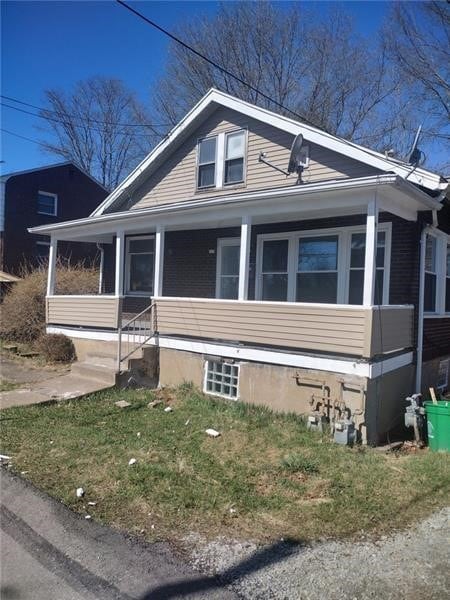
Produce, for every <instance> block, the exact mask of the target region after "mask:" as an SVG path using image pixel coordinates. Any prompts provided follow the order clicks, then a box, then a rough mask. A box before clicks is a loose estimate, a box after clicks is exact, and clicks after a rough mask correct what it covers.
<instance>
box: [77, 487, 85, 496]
mask: <svg viewBox="0 0 450 600" xmlns="http://www.w3.org/2000/svg"><path fill="white" fill-rule="evenodd" d="M83 496H84V490H83V488H82V487H79V488H77V498H82V497H83Z"/></svg>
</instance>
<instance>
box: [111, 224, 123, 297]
mask: <svg viewBox="0 0 450 600" xmlns="http://www.w3.org/2000/svg"><path fill="white" fill-rule="evenodd" d="M124 255H125V234H124V232H123V231H118V232H117V234H116V279H115V290H114V293H115V295H116V296H122V294H123V272H124V269H125V264H124V260H123V257H124Z"/></svg>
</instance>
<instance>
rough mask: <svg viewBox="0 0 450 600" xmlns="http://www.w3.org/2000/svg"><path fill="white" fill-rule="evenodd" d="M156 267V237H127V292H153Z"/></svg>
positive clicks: (148, 293)
mask: <svg viewBox="0 0 450 600" xmlns="http://www.w3.org/2000/svg"><path fill="white" fill-rule="evenodd" d="M154 268H155V238H154V237H153V236H148V235H147V236H144V235H142V236H136V237H128V238H127V253H126V269H125V272H126V292H127V293H128V294H146V295H151V294H153V276H154V275H153V274H154Z"/></svg>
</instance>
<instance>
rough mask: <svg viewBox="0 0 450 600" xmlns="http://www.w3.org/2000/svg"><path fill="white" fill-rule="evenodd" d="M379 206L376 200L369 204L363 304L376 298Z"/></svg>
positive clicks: (371, 303) (366, 304) (370, 304)
mask: <svg viewBox="0 0 450 600" xmlns="http://www.w3.org/2000/svg"><path fill="white" fill-rule="evenodd" d="M377 225H378V207H377V205H376V202H375V200H371V201H370V202H369V204H368V205H367V221H366V254H365V259H364V293H363V305H364V306H373V304H374V300H375V274H376V266H377V265H376V260H377Z"/></svg>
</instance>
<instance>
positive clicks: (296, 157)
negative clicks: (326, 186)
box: [287, 133, 304, 173]
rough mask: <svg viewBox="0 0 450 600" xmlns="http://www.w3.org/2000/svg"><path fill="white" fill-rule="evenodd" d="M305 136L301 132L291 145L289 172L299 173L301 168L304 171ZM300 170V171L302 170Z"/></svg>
mask: <svg viewBox="0 0 450 600" xmlns="http://www.w3.org/2000/svg"><path fill="white" fill-rule="evenodd" d="M302 147H303V136H302V134H301V133H299V134H298V135H296V136H295V139H294V141H293V142H292V146H291V156H290V158H289V165H288V169H287V170H288V173H298V171H299V168H300V167H301V171H303V167H304V164H303V163H304V152H303V153H302ZM301 171H300V172H301Z"/></svg>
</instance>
